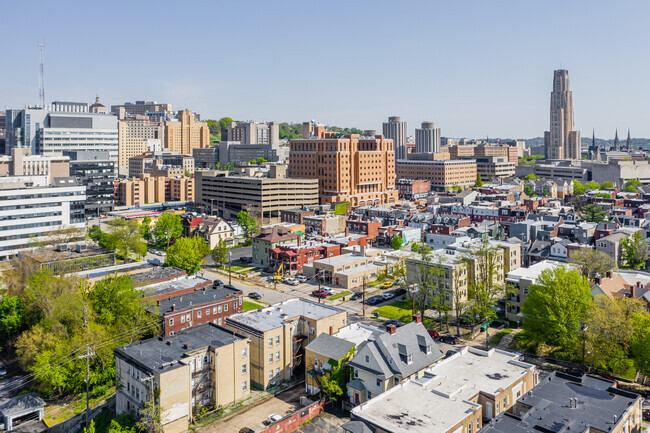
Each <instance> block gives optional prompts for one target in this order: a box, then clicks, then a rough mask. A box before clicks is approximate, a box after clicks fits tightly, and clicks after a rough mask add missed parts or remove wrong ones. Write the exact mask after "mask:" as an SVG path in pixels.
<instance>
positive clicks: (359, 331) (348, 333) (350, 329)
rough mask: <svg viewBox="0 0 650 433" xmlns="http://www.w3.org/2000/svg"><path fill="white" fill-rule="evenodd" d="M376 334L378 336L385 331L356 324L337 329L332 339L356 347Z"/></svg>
mask: <svg viewBox="0 0 650 433" xmlns="http://www.w3.org/2000/svg"><path fill="white" fill-rule="evenodd" d="M376 332H378V333H380V334H385V333H386V331H382V330H381V329H379V328H375V327H374V326H370V325H364V324H363V323H359V322H357V323H352V324H350V325H348V326H344V327H343V328H341V329H339V332H337V333H336V334H334V337H338V338H340V339H342V340H346V341H349V342H350V343H354V344H355V345H356V346H358V345H359V344H361V343H363V342H364V341H368V338H369V337H370V336H371V335H372V334H374V333H376Z"/></svg>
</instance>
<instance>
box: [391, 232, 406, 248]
mask: <svg viewBox="0 0 650 433" xmlns="http://www.w3.org/2000/svg"><path fill="white" fill-rule="evenodd" d="M390 244H391V246H392V247H393V249H394V250H401V249H402V246H403V245H404V239H402V236H401V235H395V236H393V238H392V239H391V241H390Z"/></svg>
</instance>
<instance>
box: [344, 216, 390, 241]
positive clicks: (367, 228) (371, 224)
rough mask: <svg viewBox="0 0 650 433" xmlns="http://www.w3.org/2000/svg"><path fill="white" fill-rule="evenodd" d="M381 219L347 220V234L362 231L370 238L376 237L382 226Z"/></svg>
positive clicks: (361, 232)
mask: <svg viewBox="0 0 650 433" xmlns="http://www.w3.org/2000/svg"><path fill="white" fill-rule="evenodd" d="M381 225H382V224H381V222H380V221H368V220H350V219H349V220H347V221H346V222H345V234H346V236H347V235H348V234H350V233H360V234H362V235H365V236H367V237H368V238H369V239H375V238H376V237H377V234H378V233H379V227H381Z"/></svg>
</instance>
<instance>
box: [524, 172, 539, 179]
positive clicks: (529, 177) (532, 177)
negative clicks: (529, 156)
mask: <svg viewBox="0 0 650 433" xmlns="http://www.w3.org/2000/svg"><path fill="white" fill-rule="evenodd" d="M531 179H537V176H535V174H534V173H530V174H528V175H526V180H531Z"/></svg>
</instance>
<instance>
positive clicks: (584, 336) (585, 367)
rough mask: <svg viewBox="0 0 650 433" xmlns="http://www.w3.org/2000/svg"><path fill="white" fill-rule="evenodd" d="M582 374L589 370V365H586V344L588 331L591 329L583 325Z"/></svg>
mask: <svg viewBox="0 0 650 433" xmlns="http://www.w3.org/2000/svg"><path fill="white" fill-rule="evenodd" d="M581 329H582V374H584V373H585V370H586V369H587V365H586V364H585V345H586V344H585V342H586V340H587V329H589V326H587V325H582V328H581Z"/></svg>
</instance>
